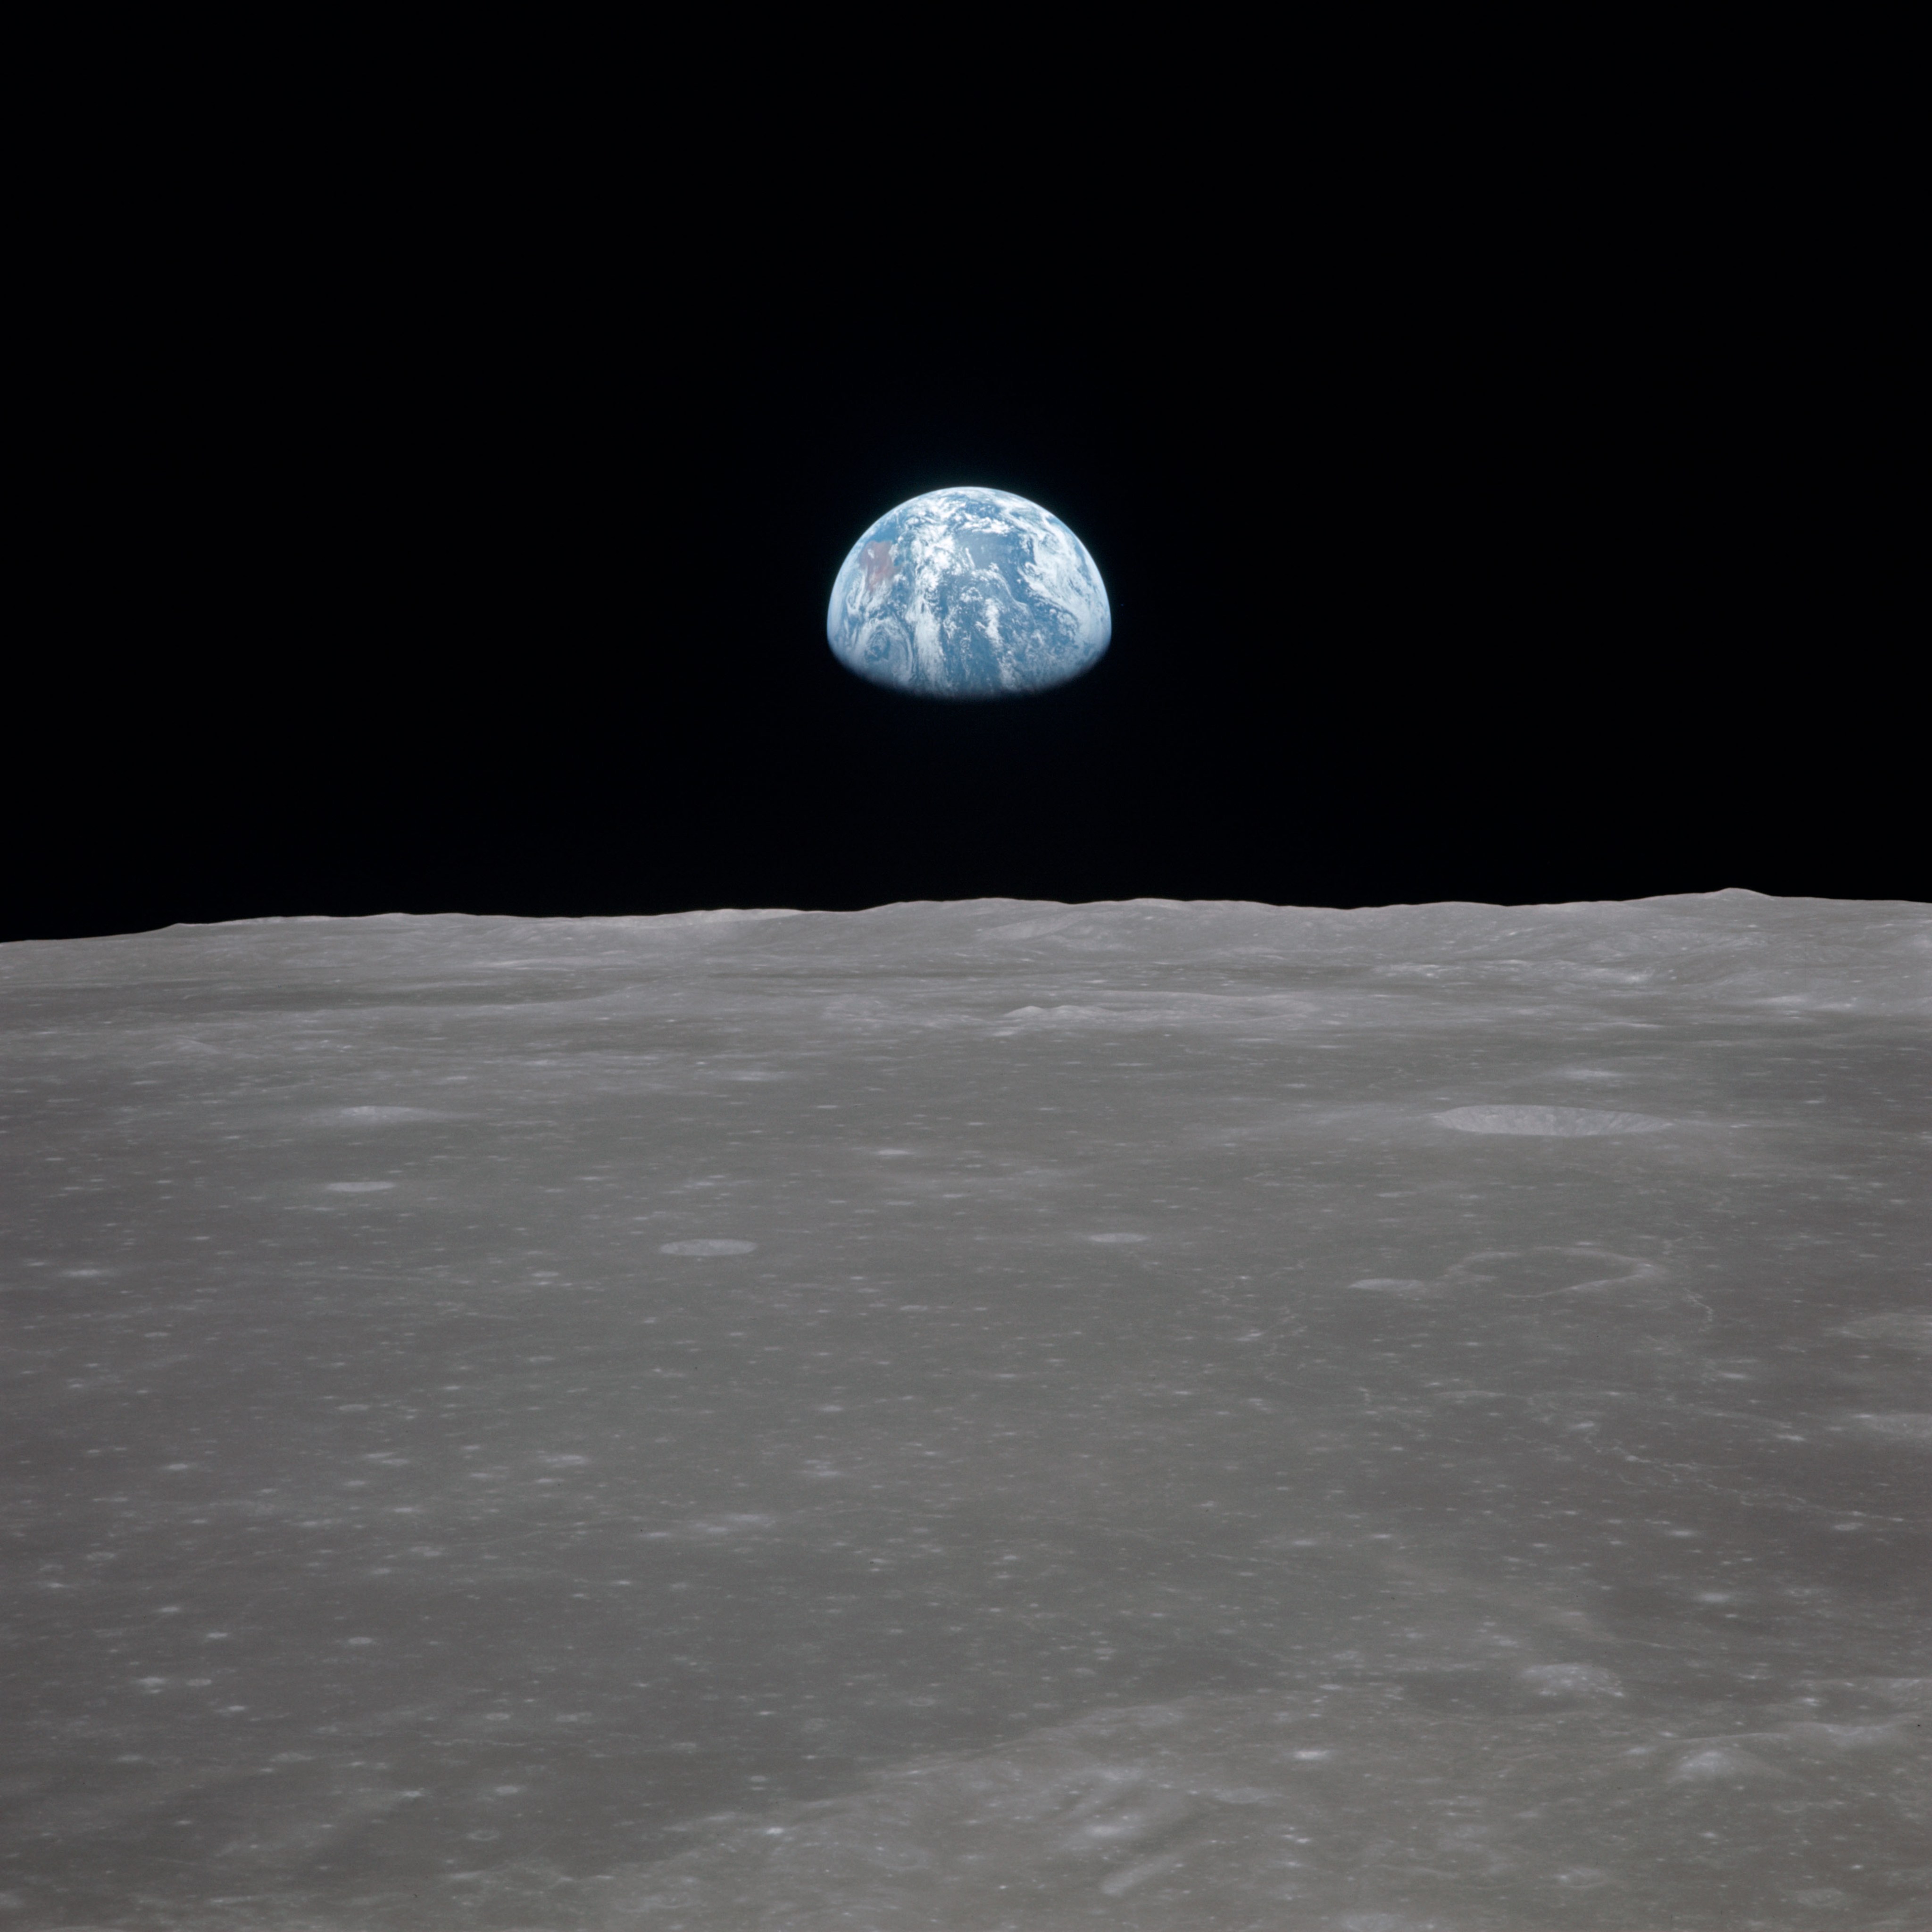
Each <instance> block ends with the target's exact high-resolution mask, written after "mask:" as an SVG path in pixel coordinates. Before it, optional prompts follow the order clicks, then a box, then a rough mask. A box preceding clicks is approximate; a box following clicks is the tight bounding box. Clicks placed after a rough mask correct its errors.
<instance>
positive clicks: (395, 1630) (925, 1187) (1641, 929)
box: [0, 892, 1932, 1932]
mask: <svg viewBox="0 0 1932 1932" xmlns="http://www.w3.org/2000/svg"><path fill="white" fill-rule="evenodd" d="M1928 991H1932V910H1928V908H1927V907H1924V906H1921V905H1916V904H1903V903H1890V904H1873V903H1850V902H1838V901H1820V900H1778V899H1772V898H1763V897H1760V896H1757V895H1754V894H1751V893H1749V892H1716V893H1712V894H1709V895H1696V896H1685V897H1677V898H1659V899H1651V900H1646V901H1635V902H1628V903H1613V904H1572V905H1556V906H1547V907H1490V906H1481V905H1469V904H1442V905H1431V906H1418V907H1391V908H1386V909H1381V910H1363V911H1351V912H1337V911H1321V910H1297V909H1294V908H1281V907H1268V906H1261V905H1252V904H1232V903H1231V904H1219V903H1215V904H1210V903H1187V904H1181V903H1175V902H1169V901H1129V902H1124V903H1117V904H1096V905H1078V906H1076V905H1058V904H1034V903H1026V902H1020V901H970V902H947V903H926V904H899V905H891V906H886V907H880V908H878V909H877V910H871V911H868V912H862V913H772V912H757V913H690V914H683V915H679V916H668V917H662V918H637V919H518V918H509V917H469V916H455V915H440V916H401V915H397V916H384V917H379V918H369V919H286V920H263V921H253V922H243V923H238V924H232V925H226V926H177V927H174V928H172V929H168V930H166V931H164V932H154V933H148V934H142V935H133V936H129V937H124V938H109V939H90V940H78V941H57V942H30V943H23V944H13V945H9V946H7V947H0V1013H4V1017H5V1034H4V1048H5V1091H6V1106H5V1130H6V1140H5V1147H6V1149H7V1160H6V1163H5V1183H4V1205H5V1215H6V1227H7V1233H6V1238H5V1247H4V1255H0V1289H4V1291H5V1302H4V1307H5V1343H6V1350H5V1353H6V1358H7V1360H6V1369H7V1385H6V1386H7V1397H6V1402H5V1410H4V1417H5V1475H4V1481H0V1502H4V1506H5V1522H6V1533H7V1551H8V1556H9V1564H8V1571H7V1604H6V1619H5V1621H6V1633H7V1640H6V1643H5V1647H4V1651H0V1668H4V1670H5V1675H6V1679H7V1683H6V1692H5V1709H6V1712H7V1717H6V1724H5V1738H6V1753H5V1760H6V1761H5V1769H4V1777H0V1789H4V1793H5V1814H4V1815H5V1823H4V1829H0V1927H17V1928H22V1932H29V1929H30V1928H48V1932H52V1928H55V1927H62V1928H78V1927H118V1928H124V1932H148V1928H153V1932H161V1928H183V1932H185V1928H193V1932H436V1928H442V1927H449V1928H465V1932H468V1929H469V1928H477V1932H485V1929H486V1928H487V1932H509V1928H550V1932H619V1928H623V1932H629V1928H637V1932H831V1928H833V1927H839V1928H856V1932H901V1928H908V1932H909V1929H910V1928H913V1927H918V1928H947V1932H955V1929H956V1932H1059V1928H1071V1927H1083V1926H1088V1925H1091V1926H1094V1927H1112V1928H1126V1932H1135V1929H1136V1928H1139V1932H1282V1928H1287V1929H1288V1932H1303V1928H1308V1932H1514V1928H1550V1932H1555V1929H1556V1928H1575V1932H1638V1928H1664V1927H1672V1928H1686V1929H1687V1932H1690V1929H1691V1928H1695V1929H1696V1932H1703V1928H1709V1932H1784V1928H1787V1927H1793V1928H1797V1927H1860V1928H1870V1932H1909V1928H1915V1927H1916V1928H1922V1927H1924V1926H1926V1925H1927V1924H1932V1815H1928V1813H1932V1805H1928V1798H1929V1797H1932V1777H1928V1756H1929V1755H1932V1754H1928V1747H1927V1724H1928V1722H1932V1561H1928V1550H1927V1534H1926V1532H1927V1502H1928V1498H1932V1388H1928V1372H1932V1242H1928V1240H1927V1235H1928V1221H1932V1215H1928V1205H1927V1204H1928V1201H1929V1200H1932V1190H1927V1187H1926V1175H1927V1164H1928V1157H1932V1079H1928V1077H1927V1076H1928V1055H1927V1015H1928V1004H1932V1003H1928V998H1927V995H1928Z"/></svg>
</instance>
